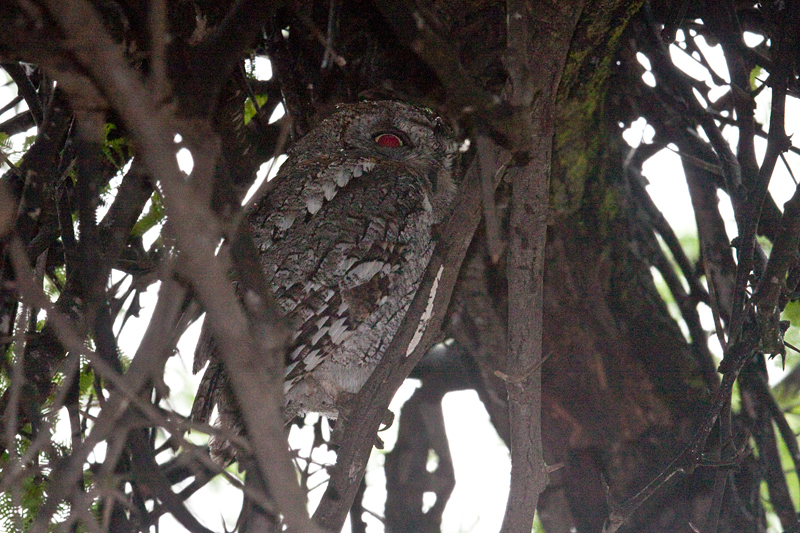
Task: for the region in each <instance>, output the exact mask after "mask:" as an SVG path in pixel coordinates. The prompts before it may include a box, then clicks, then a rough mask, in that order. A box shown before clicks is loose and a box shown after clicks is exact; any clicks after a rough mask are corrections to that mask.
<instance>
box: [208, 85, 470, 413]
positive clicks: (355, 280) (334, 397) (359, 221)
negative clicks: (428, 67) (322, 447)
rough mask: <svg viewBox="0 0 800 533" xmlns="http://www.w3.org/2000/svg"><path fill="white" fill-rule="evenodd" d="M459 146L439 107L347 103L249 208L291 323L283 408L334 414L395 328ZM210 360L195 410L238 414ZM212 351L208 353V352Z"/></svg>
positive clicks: (449, 187)
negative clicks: (215, 407)
mask: <svg viewBox="0 0 800 533" xmlns="http://www.w3.org/2000/svg"><path fill="white" fill-rule="evenodd" d="M457 155H458V147H457V144H456V141H455V138H454V137H453V134H452V132H451V130H450V129H449V128H448V127H447V126H446V125H445V124H444V123H443V122H442V121H441V120H440V119H439V118H437V117H436V116H435V115H434V114H432V113H431V112H430V111H428V110H425V109H421V108H418V107H414V106H411V105H408V104H404V103H400V102H394V101H378V102H363V103H358V104H351V105H342V106H339V107H338V108H337V110H336V112H335V113H334V114H333V115H331V116H330V117H329V118H327V119H326V120H324V121H322V122H320V123H319V125H318V126H317V127H316V128H315V129H314V130H312V131H311V132H310V133H309V134H308V135H306V136H305V137H304V138H303V139H301V140H300V141H299V142H297V143H296V144H295V145H294V146H293V147H292V148H291V150H290V151H289V153H288V159H287V160H286V162H285V163H284V164H283V166H282V167H281V169H280V171H279V172H278V175H277V176H276V178H275V180H276V183H275V185H274V188H273V189H272V190H271V191H270V192H269V193H268V194H267V195H265V196H264V198H262V199H261V200H260V201H259V202H258V203H257V205H255V206H254V208H253V209H252V210H251V211H250V212H249V213H248V214H247V223H248V224H250V226H251V228H252V231H253V234H254V239H255V242H256V245H257V247H258V249H259V252H260V265H261V268H262V269H263V271H264V274H265V275H266V278H267V280H268V281H269V283H270V285H271V288H272V291H273V293H274V295H275V299H276V301H277V302H278V304H279V306H280V308H281V310H282V311H283V313H284V314H285V316H286V318H287V319H288V321H289V323H290V324H291V327H292V330H293V340H292V342H291V345H290V348H289V350H288V352H287V356H286V370H285V372H286V373H285V381H284V393H285V413H286V416H287V419H288V418H291V417H293V416H295V415H298V414H304V413H309V412H316V413H321V414H323V415H326V416H328V417H336V416H337V414H338V410H339V406H340V405H341V404H342V402H343V400H344V399H346V398H347V397H348V395H352V394H355V393H357V392H358V391H359V389H361V387H362V386H363V384H364V383H365V382H366V380H367V378H369V376H370V374H371V373H372V371H373V370H374V369H375V367H376V366H377V364H378V362H379V361H380V359H381V356H382V355H383V353H384V351H385V350H386V348H387V347H388V346H389V343H390V342H391V340H392V337H393V336H394V335H395V333H396V332H397V329H398V328H399V326H400V322H401V320H402V319H403V316H404V315H405V313H406V310H407V309H408V307H409V305H410V303H411V300H412V299H413V297H414V294H415V292H416V291H417V288H418V287H419V283H420V280H421V277H422V275H423V273H424V271H425V268H426V266H427V265H428V261H429V260H430V257H431V254H432V253H433V248H434V245H435V239H434V234H433V230H434V226H436V225H437V224H439V223H440V222H442V221H443V219H444V218H445V216H446V215H447V214H448V212H449V208H450V204H451V202H452V200H453V198H454V195H455V185H454V181H453V173H454V167H455V164H456V159H457ZM203 336H204V337H206V341H205V342H204V341H203V340H202V339H201V342H200V344H199V347H198V351H197V353H196V355H195V371H197V370H198V367H202V365H204V364H205V361H206V360H207V359H210V360H211V361H210V364H209V366H208V368H207V369H206V373H205V374H204V377H203V381H202V383H201V386H200V390H199V391H198V401H199V404H198V401H196V404H195V413H194V414H195V415H196V416H195V417H196V418H199V419H200V420H204V419H207V418H208V415H209V414H210V411H211V409H212V408H213V404H214V403H215V402H216V403H218V404H219V411H220V418H221V420H222V423H223V425H225V423H226V422H225V420H224V419H225V418H226V416H230V417H231V418H235V417H236V415H235V413H232V412H230V411H232V410H235V409H232V408H231V407H230V405H227V406H226V405H224V404H225V403H226V402H227V403H228V404H229V403H230V402H231V401H232V400H231V399H230V396H229V394H228V395H226V394H220V390H221V389H222V388H224V387H221V386H220V384H221V383H222V382H223V381H224V372H223V369H222V365H221V363H220V361H219V358H217V357H214V356H213V349H211V348H210V347H211V346H212V345H211V344H210V343H209V342H207V339H208V335H207V334H204V335H203ZM209 356H210V357H209Z"/></svg>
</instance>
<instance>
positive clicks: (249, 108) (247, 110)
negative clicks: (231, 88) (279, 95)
mask: <svg viewBox="0 0 800 533" xmlns="http://www.w3.org/2000/svg"><path fill="white" fill-rule="evenodd" d="M267 98H268V97H267V95H266V94H263V95H262V94H257V95H256V103H258V107H264V104H266V103H267ZM254 116H256V106H255V105H253V100H252V99H251V98H248V99H247V100H245V101H244V123H245V124H247V123H249V122H250V121H251V120H252V119H253V117H254Z"/></svg>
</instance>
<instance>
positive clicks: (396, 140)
mask: <svg viewBox="0 0 800 533" xmlns="http://www.w3.org/2000/svg"><path fill="white" fill-rule="evenodd" d="M375 144H377V145H378V146H383V147H384V148H398V147H400V146H403V140H402V139H401V138H400V137H398V136H397V135H394V134H391V133H381V134H380V135H378V136H377V137H375Z"/></svg>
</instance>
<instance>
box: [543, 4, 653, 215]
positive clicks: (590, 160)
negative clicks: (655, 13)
mask: <svg viewBox="0 0 800 533" xmlns="http://www.w3.org/2000/svg"><path fill="white" fill-rule="evenodd" d="M624 7H625V9H624V10H623V11H622V12H618V11H614V10H613V9H609V10H608V11H606V12H605V16H604V17H598V16H597V13H596V12H594V13H593V16H592V18H591V19H588V20H581V21H580V22H579V24H578V31H577V32H576V38H575V39H574V40H573V42H574V44H573V47H572V49H571V50H570V54H569V57H568V58H567V62H566V65H565V68H564V74H563V76H562V79H561V85H560V87H559V94H558V102H557V106H558V111H557V120H556V132H555V137H554V145H553V151H554V159H555V160H554V164H553V169H554V172H553V176H552V179H551V205H552V206H553V209H554V211H555V213H556V214H557V215H568V214H571V213H573V212H575V211H576V210H577V209H578V208H579V207H580V206H581V205H582V204H583V202H584V194H585V192H586V189H587V186H586V184H587V182H588V181H589V180H592V179H597V178H598V177H599V176H600V175H601V174H600V170H601V169H600V168H599V167H598V164H597V163H595V162H597V161H600V160H601V159H602V149H603V146H605V143H604V141H603V137H605V135H606V130H605V129H604V128H603V127H602V124H603V122H604V116H603V113H604V110H605V107H604V102H605V100H606V98H607V97H608V93H609V92H608V90H607V85H608V81H609V79H610V78H611V74H612V66H613V62H614V61H615V58H616V51H617V49H618V48H619V43H620V39H621V37H622V35H623V33H624V31H625V28H626V26H627V23H628V20H629V19H630V17H631V16H633V14H635V13H636V12H637V11H638V10H639V8H640V7H641V2H637V3H635V4H633V5H626V6H624ZM603 201H605V200H603Z"/></svg>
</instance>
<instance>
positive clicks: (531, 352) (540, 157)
mask: <svg viewBox="0 0 800 533" xmlns="http://www.w3.org/2000/svg"><path fill="white" fill-rule="evenodd" d="M506 6H507V7H506V9H507V16H508V53H509V59H508V61H507V68H508V71H509V82H510V89H511V90H510V94H509V97H508V99H509V101H510V103H511V105H512V107H513V108H514V109H515V110H516V113H517V114H518V115H519V117H518V118H519V123H520V124H521V125H522V129H521V131H519V134H518V136H516V138H518V139H520V142H521V144H520V145H519V146H517V147H516V148H517V150H518V151H519V152H520V153H521V154H524V155H525V156H526V158H527V160H528V162H527V164H526V165H525V166H524V167H520V168H517V169H515V170H513V171H512V173H511V175H512V179H513V181H512V183H513V193H512V198H511V226H510V231H509V233H510V235H509V255H508V295H509V298H508V306H509V309H508V324H509V330H508V359H507V367H506V374H507V375H508V378H507V382H506V387H507V390H508V407H509V420H510V427H511V489H510V492H509V496H508V503H507V505H506V514H505V518H504V519H503V528H502V531H504V532H508V533H511V532H519V533H522V532H525V533H527V532H529V531H530V530H531V526H532V524H533V516H534V512H535V509H536V506H537V502H538V500H539V494H540V493H541V492H542V491H543V490H544V488H545V486H546V484H547V475H546V473H545V468H546V465H545V463H544V459H543V457H542V435H541V371H540V366H541V360H542V292H543V287H542V280H543V272H544V257H545V253H544V252H545V241H546V236H547V220H548V210H549V207H550V196H549V190H550V164H551V159H552V150H553V120H554V115H555V102H556V93H557V89H558V85H559V83H560V80H561V74H562V72H563V69H564V63H565V61H566V57H567V52H568V51H569V46H570V42H571V40H572V34H573V32H574V29H575V25H576V23H577V21H578V17H579V16H580V12H581V10H582V8H583V6H582V4H581V3H580V2H577V3H576V5H569V6H562V5H559V4H555V3H554V4H549V5H545V6H540V5H537V10H536V13H534V12H533V6H532V5H531V4H530V3H529V2H524V1H515V0H510V1H509V2H507V4H506Z"/></svg>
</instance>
